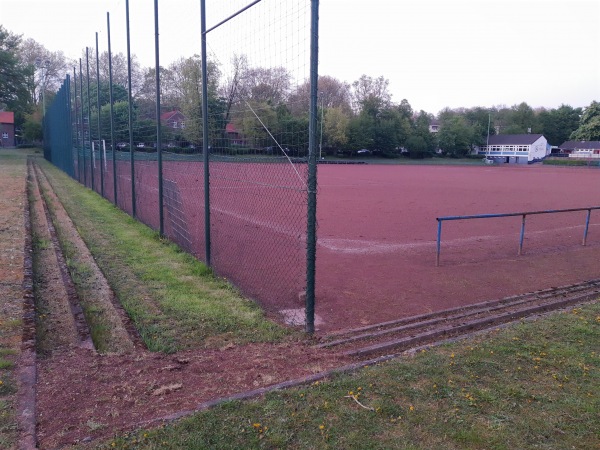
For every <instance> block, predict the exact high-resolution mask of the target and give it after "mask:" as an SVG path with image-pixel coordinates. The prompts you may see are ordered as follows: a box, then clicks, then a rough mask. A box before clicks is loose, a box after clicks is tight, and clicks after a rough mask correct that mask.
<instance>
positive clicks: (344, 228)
mask: <svg viewBox="0 0 600 450" xmlns="http://www.w3.org/2000/svg"><path fill="white" fill-rule="evenodd" d="M599 185H600V170H598V169H588V168H563V167H552V166H542V165H532V166H514V165H512V166H508V165H505V166H499V167H478V166H459V167H444V166H374V165H372V166H320V167H319V199H318V220H319V246H318V253H317V274H318V275H317V307H316V309H317V314H319V315H320V316H321V317H322V318H323V320H324V322H325V323H324V325H323V326H322V331H326V330H333V329H341V328H347V327H354V326H359V325H363V324H368V323H377V322H382V321H386V320H391V319H394V318H398V317H404V316H410V315H414V314H420V313H425V312H429V311H435V310H440V309H445V308H450V307H455V306H460V305H465V304H469V303H474V302H479V301H484V300H490V299H495V298H500V297H504V296H508V295H514V294H518V293H525V292H530V291H533V290H537V289H543V288H548V287H552V286H559V285H565V284H570V283H575V282H580V281H584V280H590V279H595V278H598V276H599V270H598V265H597V261H598V259H599V258H600V211H594V212H592V216H591V222H590V231H589V235H588V244H587V246H586V247H583V246H582V245H581V242H582V237H583V230H584V224H585V215H586V212H578V213H561V214H553V215H544V216H533V217H529V218H528V219H527V224H526V232H525V242H524V247H523V255H522V256H517V250H518V243H519V233H520V226H521V218H520V217H513V218H501V219H479V220H469V221H456V222H445V223H444V224H443V229H442V250H441V265H440V267H435V255H436V251H435V241H436V235H437V221H436V217H441V216H450V215H469V214H493V213H510V212H522V211H535V210H547V209H566V208H579V207H591V206H599V205H600V193H599V192H598V186H599Z"/></svg>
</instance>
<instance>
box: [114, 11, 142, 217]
mask: <svg viewBox="0 0 600 450" xmlns="http://www.w3.org/2000/svg"><path fill="white" fill-rule="evenodd" d="M125 22H126V27H127V100H128V108H127V114H128V119H129V162H130V166H131V215H132V216H133V217H134V218H135V217H136V216H137V212H136V210H135V207H136V205H135V203H136V201H135V167H134V162H135V154H134V152H133V96H132V95H131V39H130V33H129V0H125ZM116 151H117V149H116V148H113V152H116Z"/></svg>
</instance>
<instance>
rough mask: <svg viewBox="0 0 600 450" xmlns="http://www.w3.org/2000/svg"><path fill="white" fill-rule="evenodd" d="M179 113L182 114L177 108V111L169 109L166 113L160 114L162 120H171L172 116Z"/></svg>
mask: <svg viewBox="0 0 600 450" xmlns="http://www.w3.org/2000/svg"><path fill="white" fill-rule="evenodd" d="M177 114H181V113H180V112H179V111H177V110H175V111H168V112H166V113H162V114H161V115H160V120H169V119H170V118H171V117H173V116H175V115H177Z"/></svg>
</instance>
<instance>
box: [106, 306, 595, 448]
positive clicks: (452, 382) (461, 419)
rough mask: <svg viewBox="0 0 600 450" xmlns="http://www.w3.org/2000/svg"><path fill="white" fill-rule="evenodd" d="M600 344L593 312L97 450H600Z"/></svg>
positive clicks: (246, 404)
mask: <svg viewBox="0 0 600 450" xmlns="http://www.w3.org/2000/svg"><path fill="white" fill-rule="evenodd" d="M599 340H600V305H598V304H594V305H591V306H587V307H585V308H581V309H576V310H574V311H571V312H566V313H557V314H556V315H553V316H550V317H547V318H544V319H540V320H538V321H537V322H530V323H520V324H516V325H513V326H511V327H508V328H506V329H503V330H500V331H497V332H493V333H492V334H491V335H490V336H487V335H486V336H479V337H477V338H472V339H469V340H463V341H459V342H456V343H453V344H449V345H444V346H442V347H438V348H435V349H431V350H428V351H424V352H418V353H417V354H416V355H415V356H414V357H406V358H402V359H398V360H395V361H391V362H387V363H382V364H378V365H375V366H372V367H368V368H365V369H362V370H360V371H357V372H356V373H354V374H350V375H337V376H334V377H333V378H332V379H330V380H328V381H325V382H319V383H314V384H312V385H310V386H304V387H300V388H296V389H290V390H287V391H282V392H272V393H269V394H267V395H266V396H265V397H264V398H260V399H257V400H252V401H235V402H230V403H225V404H222V405H220V406H218V407H215V408H213V409H211V410H208V411H205V412H202V413H198V414H196V415H194V416H193V417H190V418H187V419H184V420H181V421H179V422H178V423H176V424H172V425H167V426H161V427H159V428H156V429H151V430H141V431H138V432H135V433H131V434H127V435H124V436H119V437H115V438H114V439H112V440H110V441H108V442H106V443H103V444H100V445H98V447H97V448H102V449H106V448H119V449H125V448H135V449H189V448H202V449H240V448H244V449H255V448H256V449H262V448H265V449H274V448H286V449H317V448H318V449H340V448H343V449H361V450H362V449H422V450H428V449H482V450H483V449H485V450H490V449H498V450H501V449H506V450H513V449H592V448H599V446H600V414H598V411H600V394H599V393H598V386H600V349H599V347H598V342H599ZM350 396H355V397H356V398H357V400H358V401H359V402H360V403H361V404H362V405H364V407H362V406H360V405H359V404H358V403H357V402H356V401H355V400H354V399H353V398H351V397H350ZM367 408H369V409H367Z"/></svg>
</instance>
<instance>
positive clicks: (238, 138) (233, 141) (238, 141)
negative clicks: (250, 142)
mask: <svg viewBox="0 0 600 450" xmlns="http://www.w3.org/2000/svg"><path fill="white" fill-rule="evenodd" d="M225 134H226V136H227V140H228V142H229V145H246V144H247V142H246V139H245V138H244V136H242V134H241V133H240V132H239V131H238V130H237V128H236V127H235V125H234V124H232V123H231V122H230V123H228V124H227V125H225Z"/></svg>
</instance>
